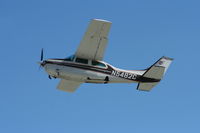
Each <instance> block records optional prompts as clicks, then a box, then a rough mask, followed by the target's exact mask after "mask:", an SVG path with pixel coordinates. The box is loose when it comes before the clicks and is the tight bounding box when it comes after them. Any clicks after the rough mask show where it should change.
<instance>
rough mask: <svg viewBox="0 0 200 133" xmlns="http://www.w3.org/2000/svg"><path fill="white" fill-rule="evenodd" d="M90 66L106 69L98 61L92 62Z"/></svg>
mask: <svg viewBox="0 0 200 133" xmlns="http://www.w3.org/2000/svg"><path fill="white" fill-rule="evenodd" d="M92 65H93V66H99V67H106V65H105V64H103V63H101V62H98V61H92Z"/></svg>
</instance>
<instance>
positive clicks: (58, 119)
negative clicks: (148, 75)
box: [0, 0, 200, 133]
mask: <svg viewBox="0 0 200 133" xmlns="http://www.w3.org/2000/svg"><path fill="white" fill-rule="evenodd" d="M199 4H200V2H199V1H195V0H190V1H186V0H165V1H164V0H151V1H149V0H137V1H136V0H123V1H115V0H109V1H108V0H101V1H96V0H84V1H81V0H57V1H52V0H34V1H27V0H18V1H14V0H6V1H2V0H1V1H0V46H1V52H0V56H1V69H0V73H1V77H0V79H1V89H0V132H2V133H13V132H16V133H27V132H28V133H36V132H37V133H43V132H48V133H55V132H60V133H64V132H65V133H66V132H70V133H83V132H85V133H86V132H87V133H94V132H95V133H102V132H103V133H110V132H115V133H121V132H126V133H133V132H137V133H146V132H148V133H158V132H162V133H169V132H182V133H188V132H193V133H198V132H200V124H199V123H200V113H199V112H200V96H199V95H200V87H199V82H200V79H199V74H200V72H199V67H200V63H199V56H200V54H199V49H200V45H199V44H200V37H199V36H200V17H199V14H200V8H199ZM93 18H101V19H106V20H109V21H112V22H113V24H112V28H111V32H110V35H109V43H108V47H107V49H106V54H105V61H106V62H109V63H110V64H113V65H114V66H116V67H119V68H124V69H133V70H134V69H144V68H147V67H148V66H150V65H151V64H153V63H154V62H155V61H156V60H157V59H158V58H160V57H161V56H163V55H165V56H169V57H172V58H174V59H175V60H174V62H173V63H172V65H171V66H170V68H169V69H168V72H167V74H166V76H165V77H164V79H163V80H162V81H161V83H160V84H159V85H158V86H156V87H155V88H154V89H153V90H152V91H151V92H142V91H137V90H136V86H137V84H106V85H96V84H83V85H81V87H80V88H79V89H78V90H77V92H75V93H73V94H71V93H65V92H62V91H58V90H57V89H56V86H57V83H58V81H59V80H49V79H48V78H47V74H46V73H45V72H44V71H43V70H40V71H39V70H38V64H36V62H37V61H39V59H40V50H41V48H44V49H45V54H44V57H45V58H52V57H58V58H64V57H66V56H69V55H71V54H73V53H74V52H75V50H76V49H77V47H78V45H79V42H80V40H81V38H82V36H83V33H84V32H85V30H86V28H87V25H88V22H89V20H90V19H93Z"/></svg>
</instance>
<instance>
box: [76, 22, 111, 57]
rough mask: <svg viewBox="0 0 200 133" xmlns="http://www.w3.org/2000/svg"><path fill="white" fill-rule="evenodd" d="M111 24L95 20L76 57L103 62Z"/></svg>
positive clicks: (91, 23)
mask: <svg viewBox="0 0 200 133" xmlns="http://www.w3.org/2000/svg"><path fill="white" fill-rule="evenodd" d="M110 27H111V22H109V21H106V20H101V19H93V20H92V21H91V22H90V24H89V27H88V29H87V31H86V32H85V34H84V37H83V39H82V40H81V42H80V45H79V47H78V50H77V51H76V53H75V55H76V56H77V57H80V58H85V59H91V60H102V59H103V55H104V51H105V48H106V44H107V42H108V33H109V30H110Z"/></svg>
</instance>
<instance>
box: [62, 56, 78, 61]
mask: <svg viewBox="0 0 200 133" xmlns="http://www.w3.org/2000/svg"><path fill="white" fill-rule="evenodd" d="M74 57H75V56H74V55H71V56H69V57H67V58H65V59H64V60H65V61H73V60H74Z"/></svg>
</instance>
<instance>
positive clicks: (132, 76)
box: [111, 70, 137, 79]
mask: <svg viewBox="0 0 200 133" xmlns="http://www.w3.org/2000/svg"><path fill="white" fill-rule="evenodd" d="M111 75H113V76H116V77H121V78H125V79H136V77H137V75H135V74H132V73H127V72H120V71H115V70H113V71H112V74H111Z"/></svg>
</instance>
